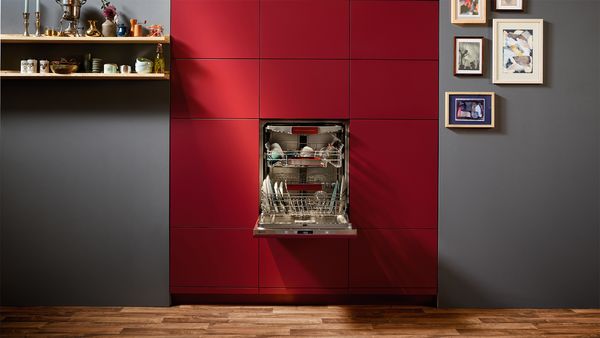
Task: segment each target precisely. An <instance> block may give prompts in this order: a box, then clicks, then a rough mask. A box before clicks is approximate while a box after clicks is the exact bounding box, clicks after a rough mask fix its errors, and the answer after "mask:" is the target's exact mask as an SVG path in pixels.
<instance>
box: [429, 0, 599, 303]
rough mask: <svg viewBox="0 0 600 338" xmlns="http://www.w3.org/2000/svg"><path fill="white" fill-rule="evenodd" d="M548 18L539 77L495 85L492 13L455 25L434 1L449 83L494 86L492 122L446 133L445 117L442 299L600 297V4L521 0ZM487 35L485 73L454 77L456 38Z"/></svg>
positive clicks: (443, 77) (445, 5) (460, 87)
mask: <svg viewBox="0 0 600 338" xmlns="http://www.w3.org/2000/svg"><path fill="white" fill-rule="evenodd" d="M526 3H527V12H526V13H524V14H506V13H497V12H491V16H492V17H496V18H511V17H512V18H543V19H545V21H546V24H545V62H546V64H545V67H546V72H545V73H546V74H545V75H546V76H545V84H544V85H542V86H539V85H535V86H532V85H493V84H491V76H490V74H491V43H492V41H490V38H491V35H492V28H491V20H490V22H489V23H488V25H487V26H468V27H460V26H454V25H451V24H450V22H449V17H450V14H449V13H450V2H449V0H442V1H441V2H440V64H439V66H440V112H443V111H444V109H443V108H444V96H443V93H444V92H445V91H494V92H496V93H497V96H498V97H497V98H498V100H497V106H496V111H497V122H498V127H497V128H496V129H494V130H486V131H475V130H451V129H446V128H444V126H443V113H440V205H439V206H440V209H439V255H440V256H439V259H440V273H439V287H440V305H441V306H482V307H486V306H499V307H514V306H529V307H554V306H561V307H564V306H571V307H594V306H598V304H599V291H600V288H599V287H600V281H599V267H600V261H599V245H600V243H599V240H598V239H599V236H598V235H599V230H600V220H599V215H600V212H599V210H600V208H599V205H600V197H599V195H600V189H599V184H600V182H599V178H600V159H599V156H600V141H599V138H598V135H599V134H600V118H599V116H600V114H599V113H598V112H599V108H598V107H599V104H600V100H599V97H600V96H599V95H598V93H599V91H598V88H599V87H600V79H599V77H598V74H599V73H600V69H599V68H598V60H599V59H600V51H599V50H600V42H599V41H598V38H597V37H598V35H599V34H600V26H599V22H600V2H599V1H595V0H571V1H562V0H527V1H526ZM455 35H463V36H482V35H483V36H485V37H486V39H487V40H486V43H487V48H486V52H487V53H486V63H487V67H486V71H487V73H486V74H485V76H484V77H483V78H482V77H479V78H457V77H454V76H453V74H452V51H453V46H452V45H453V37H454V36H455Z"/></svg>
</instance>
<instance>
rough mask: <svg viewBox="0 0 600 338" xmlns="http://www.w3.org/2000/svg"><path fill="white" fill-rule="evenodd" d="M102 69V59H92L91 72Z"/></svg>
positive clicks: (100, 71)
mask: <svg viewBox="0 0 600 338" xmlns="http://www.w3.org/2000/svg"><path fill="white" fill-rule="evenodd" d="M103 70H104V64H103V63H102V59H92V73H102V71H103Z"/></svg>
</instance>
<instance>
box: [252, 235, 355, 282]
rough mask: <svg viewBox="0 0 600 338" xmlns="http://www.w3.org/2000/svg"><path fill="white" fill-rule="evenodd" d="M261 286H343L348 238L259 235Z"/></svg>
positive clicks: (345, 278) (346, 268)
mask: <svg viewBox="0 0 600 338" xmlns="http://www.w3.org/2000/svg"><path fill="white" fill-rule="evenodd" d="M259 257H260V264H259V267H260V268H259V270H260V275H259V280H260V287H261V288H312V289H325V288H347V287H348V240H346V239H318V238H310V239H306V238H303V239H276V238H273V239H261V241H260V255H259Z"/></svg>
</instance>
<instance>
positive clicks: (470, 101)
mask: <svg viewBox="0 0 600 338" xmlns="http://www.w3.org/2000/svg"><path fill="white" fill-rule="evenodd" d="M495 100H496V94H495V93H477V92H446V128H494V125H495V116H494V111H495V109H494V104H495Z"/></svg>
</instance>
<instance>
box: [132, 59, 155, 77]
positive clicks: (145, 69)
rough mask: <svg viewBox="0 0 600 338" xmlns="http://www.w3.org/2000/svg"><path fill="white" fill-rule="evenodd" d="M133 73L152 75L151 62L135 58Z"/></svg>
mask: <svg viewBox="0 0 600 338" xmlns="http://www.w3.org/2000/svg"><path fill="white" fill-rule="evenodd" d="M135 72H136V73H140V74H150V73H152V61H150V60H148V59H146V58H137V59H136V61H135Z"/></svg>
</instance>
